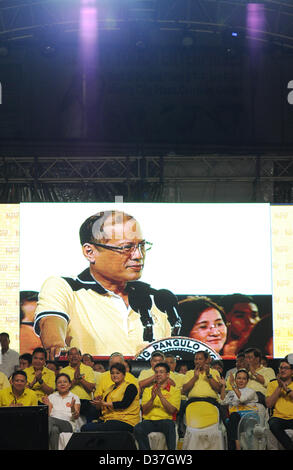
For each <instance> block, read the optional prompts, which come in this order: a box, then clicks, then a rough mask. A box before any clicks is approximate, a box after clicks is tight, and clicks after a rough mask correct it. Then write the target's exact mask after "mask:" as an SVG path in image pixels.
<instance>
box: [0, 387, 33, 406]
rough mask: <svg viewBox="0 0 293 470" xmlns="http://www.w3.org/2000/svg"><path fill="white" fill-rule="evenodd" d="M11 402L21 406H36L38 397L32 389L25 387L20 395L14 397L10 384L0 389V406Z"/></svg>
mask: <svg viewBox="0 0 293 470" xmlns="http://www.w3.org/2000/svg"><path fill="white" fill-rule="evenodd" d="M11 403H14V404H16V403H19V404H21V405H23V406H38V397H37V395H36V393H35V392H34V391H33V390H30V389H29V388H25V389H24V391H23V393H22V395H20V396H19V397H16V396H15V395H14V393H13V391H12V386H11V385H9V387H7V388H4V389H3V390H0V406H10V404H11Z"/></svg>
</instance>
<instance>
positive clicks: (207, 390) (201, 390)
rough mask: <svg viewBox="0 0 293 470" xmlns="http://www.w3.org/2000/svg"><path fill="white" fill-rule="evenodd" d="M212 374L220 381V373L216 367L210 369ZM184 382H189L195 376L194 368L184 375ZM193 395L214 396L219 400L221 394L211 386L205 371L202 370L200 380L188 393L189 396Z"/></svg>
mask: <svg viewBox="0 0 293 470" xmlns="http://www.w3.org/2000/svg"><path fill="white" fill-rule="evenodd" d="M210 374H211V375H212V377H213V379H215V380H217V381H218V382H219V381H220V374H219V372H218V371H217V370H215V369H210ZM184 377H185V378H184V384H186V383H187V382H189V381H190V380H191V379H192V377H194V370H189V371H188V372H186V374H185V376H184ZM192 397H212V398H216V400H219V395H218V393H217V392H215V390H213V388H212V387H211V386H210V384H209V381H208V380H207V378H206V373H205V372H200V373H199V377H198V380H197V381H196V382H195V384H194V385H193V387H192V389H191V390H190V391H189V393H188V398H192Z"/></svg>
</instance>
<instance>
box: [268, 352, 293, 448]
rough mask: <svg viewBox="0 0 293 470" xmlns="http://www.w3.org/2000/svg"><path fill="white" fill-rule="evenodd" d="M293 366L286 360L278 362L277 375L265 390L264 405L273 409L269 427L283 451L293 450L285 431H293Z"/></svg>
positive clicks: (292, 444) (290, 440) (292, 443)
mask: <svg viewBox="0 0 293 470" xmlns="http://www.w3.org/2000/svg"><path fill="white" fill-rule="evenodd" d="M292 377H293V365H292V364H289V362H288V361H287V360H286V359H283V360H282V361H281V362H280V366H279V373H278V375H277V378H276V379H275V380H272V381H271V382H270V383H269V385H268V388H267V393H266V404H267V407H268V408H272V409H273V413H272V416H271V418H270V419H269V422H268V423H269V427H270V430H271V432H272V433H273V434H274V436H275V437H276V439H277V440H278V441H279V442H280V443H281V444H282V446H283V447H284V449H286V450H293V442H292V439H291V438H290V437H289V436H288V434H287V433H286V432H285V429H293V380H292Z"/></svg>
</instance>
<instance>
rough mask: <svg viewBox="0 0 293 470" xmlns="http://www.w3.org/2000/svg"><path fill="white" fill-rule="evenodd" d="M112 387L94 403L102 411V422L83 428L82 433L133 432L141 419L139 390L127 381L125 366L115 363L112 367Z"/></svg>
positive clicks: (96, 398) (86, 425)
mask: <svg viewBox="0 0 293 470" xmlns="http://www.w3.org/2000/svg"><path fill="white" fill-rule="evenodd" d="M110 374H111V379H112V385H110V387H109V388H108V389H107V390H106V391H105V392H104V393H103V395H99V396H96V397H95V398H94V400H93V401H92V403H93V404H94V405H95V406H96V407H97V409H99V410H101V413H102V420H103V421H100V422H96V423H87V424H85V425H84V426H82V428H81V431H82V432H88V431H125V432H133V428H134V426H135V425H136V424H137V423H138V422H139V419H140V406H139V394H138V388H137V386H136V385H134V384H133V383H130V382H128V381H127V380H126V368H125V365H124V364H121V363H119V362H117V363H114V364H112V365H111V367H110Z"/></svg>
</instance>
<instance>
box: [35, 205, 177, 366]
mask: <svg viewBox="0 0 293 470" xmlns="http://www.w3.org/2000/svg"><path fill="white" fill-rule="evenodd" d="M80 243H81V246H82V252H83V255H84V256H85V258H86V260H87V261H88V262H89V267H88V268H87V269H85V270H84V271H83V272H82V273H81V274H79V275H78V276H77V277H76V278H75V279H73V278H64V277H57V276H51V277H50V278H48V279H47V280H46V281H45V282H44V284H43V286H42V288H41V291H40V294H39V300H38V306H37V309H36V312H35V331H36V333H37V334H38V335H39V336H40V338H41V340H42V343H43V345H44V347H45V349H46V350H47V351H48V352H49V353H50V356H51V357H50V358H51V359H54V357H55V356H58V355H60V351H61V350H62V349H64V348H67V347H68V346H70V347H73V346H74V347H77V348H78V349H80V350H81V351H87V352H88V353H89V354H92V355H101V356H110V355H111V353H112V352H113V351H115V350H117V349H119V350H120V351H121V352H122V353H123V354H124V355H128V356H135V355H137V354H138V353H139V352H140V351H141V350H142V349H143V348H144V347H146V346H147V345H148V344H149V342H152V341H156V340H159V339H161V338H167V337H170V336H171V326H170V323H169V321H168V316H167V314H166V313H165V312H162V311H161V310H159V309H158V308H157V307H156V305H155V302H154V301H153V299H152V297H151V288H150V286H149V285H148V284H145V283H142V282H140V281H138V280H139V279H140V277H141V275H142V272H143V268H144V263H145V258H146V252H147V251H148V250H149V249H150V248H151V245H152V244H151V243H149V242H147V241H146V240H144V238H143V234H142V230H141V228H140V226H139V224H138V222H137V221H136V220H135V219H134V218H133V217H132V216H131V215H128V214H125V213H124V212H120V211H111V210H110V211H105V212H100V213H97V214H95V215H93V216H91V217H89V218H88V219H86V220H85V222H84V223H83V224H82V225H81V227H80ZM141 289H143V293H144V294H145V295H146V297H147V299H148V301H149V303H150V305H149V308H148V307H145V301H143V302H142V304H143V305H142V308H143V309H145V308H147V312H148V313H147V317H148V316H149V317H150V318H149V319H148V318H147V319H146V322H145V318H144V317H145V315H144V316H143V313H145V312H141V311H140V310H141V309H140V308H139V305H138V304H137V302H136V301H134V302H133V301H132V302H130V300H131V299H130V297H132V295H134V296H136V294H137V295H138V297H139V296H140V294H141V292H142V291H141ZM132 300H133V299H132ZM131 304H132V305H131ZM149 321H151V328H149V327H148V323H149ZM151 333H152V334H151Z"/></svg>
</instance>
